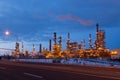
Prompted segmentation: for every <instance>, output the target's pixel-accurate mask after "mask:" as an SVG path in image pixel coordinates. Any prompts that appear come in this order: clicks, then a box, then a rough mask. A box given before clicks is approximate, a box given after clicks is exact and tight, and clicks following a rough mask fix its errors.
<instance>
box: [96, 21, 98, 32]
mask: <svg viewBox="0 0 120 80" xmlns="http://www.w3.org/2000/svg"><path fill="white" fill-rule="evenodd" d="M98 31H99V24H98V23H96V32H98Z"/></svg>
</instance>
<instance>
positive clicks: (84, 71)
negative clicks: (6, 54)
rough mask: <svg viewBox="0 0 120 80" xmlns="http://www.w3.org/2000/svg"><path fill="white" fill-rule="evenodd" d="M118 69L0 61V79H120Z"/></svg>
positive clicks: (119, 70)
mask: <svg viewBox="0 0 120 80" xmlns="http://www.w3.org/2000/svg"><path fill="white" fill-rule="evenodd" d="M119 73H120V69H114V68H103V67H91V66H75V65H73V66H72V65H60V64H33V63H22V62H20V63H18V62H11V61H0V80H120V75H119Z"/></svg>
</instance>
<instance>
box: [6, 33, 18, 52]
mask: <svg viewBox="0 0 120 80" xmlns="http://www.w3.org/2000/svg"><path fill="white" fill-rule="evenodd" d="M5 35H7V36H8V35H10V31H5ZM15 37H16V46H15V48H16V49H15V51H16V52H19V43H18V36H17V35H16V34H15Z"/></svg>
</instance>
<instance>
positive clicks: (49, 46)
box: [49, 39, 52, 52]
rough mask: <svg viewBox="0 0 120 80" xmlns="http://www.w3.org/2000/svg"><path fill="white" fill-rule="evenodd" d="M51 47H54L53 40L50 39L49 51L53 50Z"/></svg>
mask: <svg viewBox="0 0 120 80" xmlns="http://www.w3.org/2000/svg"><path fill="white" fill-rule="evenodd" d="M51 49H52V41H51V39H50V40H49V51H50V52H51Z"/></svg>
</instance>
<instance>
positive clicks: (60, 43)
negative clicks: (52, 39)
mask: <svg viewBox="0 0 120 80" xmlns="http://www.w3.org/2000/svg"><path fill="white" fill-rule="evenodd" d="M59 45H60V46H62V37H61V36H60V37H59Z"/></svg>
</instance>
